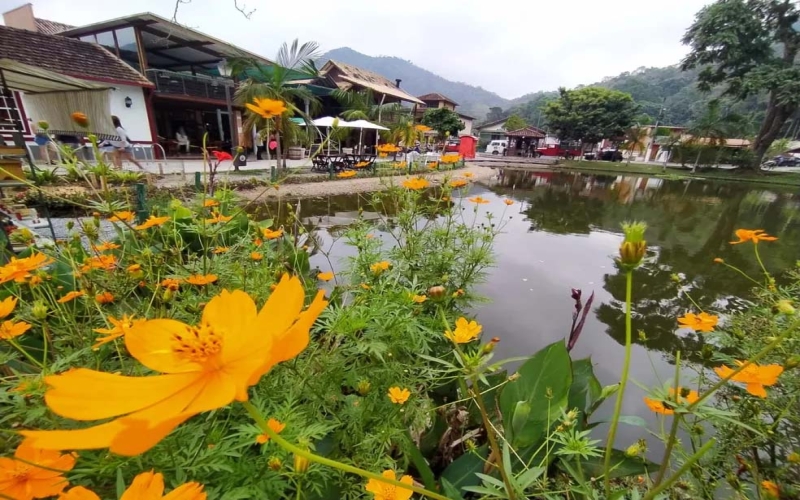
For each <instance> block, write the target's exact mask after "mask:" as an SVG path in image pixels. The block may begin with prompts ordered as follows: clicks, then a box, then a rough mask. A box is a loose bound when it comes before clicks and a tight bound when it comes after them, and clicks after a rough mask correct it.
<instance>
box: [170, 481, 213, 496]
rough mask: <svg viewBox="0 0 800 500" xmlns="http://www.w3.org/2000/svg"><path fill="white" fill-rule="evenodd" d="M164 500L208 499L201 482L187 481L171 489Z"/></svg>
mask: <svg viewBox="0 0 800 500" xmlns="http://www.w3.org/2000/svg"><path fill="white" fill-rule="evenodd" d="M162 500H206V493H205V491H203V485H202V484H200V483H186V484H182V485H180V486H178V487H177V488H175V489H174V490H172V491H170V492H169V493H167V494H166V495H164V498H163V499H162Z"/></svg>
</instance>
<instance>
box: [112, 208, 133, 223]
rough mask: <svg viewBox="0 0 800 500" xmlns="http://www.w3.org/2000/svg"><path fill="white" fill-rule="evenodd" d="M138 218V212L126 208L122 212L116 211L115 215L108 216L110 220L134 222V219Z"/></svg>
mask: <svg viewBox="0 0 800 500" xmlns="http://www.w3.org/2000/svg"><path fill="white" fill-rule="evenodd" d="M135 218H136V214H135V213H133V212H131V211H129V210H124V211H122V212H114V215H112V216H111V217H109V218H108V221H109V222H133V219H135Z"/></svg>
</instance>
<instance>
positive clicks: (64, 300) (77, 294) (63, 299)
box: [56, 291, 86, 304]
mask: <svg viewBox="0 0 800 500" xmlns="http://www.w3.org/2000/svg"><path fill="white" fill-rule="evenodd" d="M84 295H86V292H83V291H78V292H74V291H73V292H69V293H67V294H66V295H64V296H63V297H61V298H60V299H58V300H57V301H56V302H58V303H59V304H66V303H67V302H69V301H71V300H75V299H77V298H78V297H83V296H84Z"/></svg>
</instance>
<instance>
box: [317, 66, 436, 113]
mask: <svg viewBox="0 0 800 500" xmlns="http://www.w3.org/2000/svg"><path fill="white" fill-rule="evenodd" d="M319 74H320V78H321V79H323V80H328V81H330V82H331V83H332V84H333V85H334V86H335V87H336V88H338V89H340V90H355V91H360V90H370V91H371V92H372V93H373V94H374V95H375V97H376V100H378V103H377V104H391V103H393V102H398V103H399V102H409V103H412V104H418V105H419V104H423V103H422V101H420V100H419V99H417V98H416V97H414V96H413V95H411V94H408V93H407V92H405V91H404V90H403V89H401V88H400V82H401V81H402V80H399V79H398V80H395V81H394V82H392V81H391V80H389V79H388V78H386V77H383V76H381V75H379V74H377V73H373V72H372V71H368V70H366V69H363V68H359V67H358V66H353V65H352V64H346V63H342V62H338V61H334V60H332V59H331V60H330V61H328V62H326V63H325V65H324V66H322V68H321V69H320V70H319ZM317 84H318V85H323V86H324V85H325V83H324V82H323V81H320V80H317Z"/></svg>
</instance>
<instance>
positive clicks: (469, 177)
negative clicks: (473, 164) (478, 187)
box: [464, 172, 475, 179]
mask: <svg viewBox="0 0 800 500" xmlns="http://www.w3.org/2000/svg"><path fill="white" fill-rule="evenodd" d="M474 176H475V174H473V173H472V172H464V177H466V178H467V179H472V178H473V177H474Z"/></svg>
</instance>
